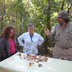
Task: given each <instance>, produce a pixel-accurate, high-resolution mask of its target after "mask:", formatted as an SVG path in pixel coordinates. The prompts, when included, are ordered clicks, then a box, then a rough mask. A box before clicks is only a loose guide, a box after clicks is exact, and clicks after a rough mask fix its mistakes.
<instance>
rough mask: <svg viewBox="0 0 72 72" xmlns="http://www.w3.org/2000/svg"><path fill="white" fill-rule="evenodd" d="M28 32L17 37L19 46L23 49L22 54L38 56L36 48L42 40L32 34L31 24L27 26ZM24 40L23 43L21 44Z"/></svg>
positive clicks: (32, 27)
mask: <svg viewBox="0 0 72 72" xmlns="http://www.w3.org/2000/svg"><path fill="white" fill-rule="evenodd" d="M27 27H28V32H26V33H24V34H22V35H21V36H19V37H18V42H19V44H20V46H22V47H23V52H24V53H26V54H38V50H37V47H38V46H39V45H41V44H42V43H43V41H44V38H43V37H42V36H41V35H39V34H37V33H35V32H34V25H33V23H29V24H28V25H27ZM22 40H24V43H23V42H22Z"/></svg>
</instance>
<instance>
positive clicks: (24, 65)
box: [0, 54, 72, 72]
mask: <svg viewBox="0 0 72 72" xmlns="http://www.w3.org/2000/svg"><path fill="white" fill-rule="evenodd" d="M40 63H41V64H42V67H38V64H39V63H36V62H34V65H32V66H28V61H27V60H26V59H20V57H19V56H18V55H17V54H15V55H13V56H11V57H10V58H8V59H6V60H4V61H2V62H0V72H72V61H66V60H59V59H54V58H48V61H47V62H40Z"/></svg>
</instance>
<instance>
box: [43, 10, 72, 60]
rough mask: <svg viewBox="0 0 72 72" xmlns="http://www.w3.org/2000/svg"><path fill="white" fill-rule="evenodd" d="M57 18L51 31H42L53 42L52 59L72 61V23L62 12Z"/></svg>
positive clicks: (64, 12) (65, 13)
mask: <svg viewBox="0 0 72 72" xmlns="http://www.w3.org/2000/svg"><path fill="white" fill-rule="evenodd" d="M57 17H58V18H57V21H58V23H57V24H56V25H55V26H54V27H53V29H52V31H51V32H50V31H49V29H48V28H47V30H44V31H45V34H46V35H47V36H48V38H49V39H50V40H53V41H54V42H55V46H54V48H53V57H54V58H59V59H64V60H72V22H70V19H69V16H68V14H67V12H66V11H64V10H62V11H60V12H59V14H58V16H57Z"/></svg>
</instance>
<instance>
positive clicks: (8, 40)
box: [0, 26, 17, 61]
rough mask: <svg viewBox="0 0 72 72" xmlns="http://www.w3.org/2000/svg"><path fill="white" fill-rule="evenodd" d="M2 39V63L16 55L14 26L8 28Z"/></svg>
mask: <svg viewBox="0 0 72 72" xmlns="http://www.w3.org/2000/svg"><path fill="white" fill-rule="evenodd" d="M0 37H1V39H0V57H1V61H2V60H4V59H6V58H8V57H10V56H11V55H13V54H15V53H16V51H17V50H16V41H15V38H14V37H15V30H14V28H13V27H12V26H7V27H6V28H5V29H4V30H3V32H2V34H1V36H0Z"/></svg>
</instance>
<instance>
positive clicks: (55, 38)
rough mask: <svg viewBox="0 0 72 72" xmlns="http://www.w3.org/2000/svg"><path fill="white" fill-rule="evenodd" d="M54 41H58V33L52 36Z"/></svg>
mask: <svg viewBox="0 0 72 72" xmlns="http://www.w3.org/2000/svg"><path fill="white" fill-rule="evenodd" d="M54 40H55V41H59V40H60V33H57V34H56V35H55V36H54Z"/></svg>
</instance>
